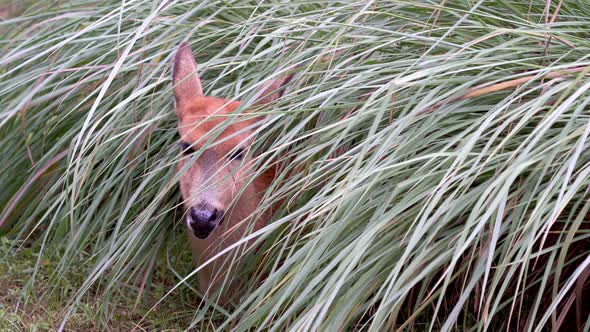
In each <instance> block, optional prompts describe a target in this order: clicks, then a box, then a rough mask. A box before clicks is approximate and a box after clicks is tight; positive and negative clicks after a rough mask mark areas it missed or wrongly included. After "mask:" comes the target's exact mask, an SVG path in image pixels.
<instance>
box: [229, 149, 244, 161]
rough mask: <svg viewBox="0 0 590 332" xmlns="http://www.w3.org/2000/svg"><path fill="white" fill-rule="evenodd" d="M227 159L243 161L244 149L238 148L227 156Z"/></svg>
mask: <svg viewBox="0 0 590 332" xmlns="http://www.w3.org/2000/svg"><path fill="white" fill-rule="evenodd" d="M229 159H231V160H242V159H244V149H243V148H238V149H237V150H235V151H234V152H232V154H231V155H230V156H229Z"/></svg>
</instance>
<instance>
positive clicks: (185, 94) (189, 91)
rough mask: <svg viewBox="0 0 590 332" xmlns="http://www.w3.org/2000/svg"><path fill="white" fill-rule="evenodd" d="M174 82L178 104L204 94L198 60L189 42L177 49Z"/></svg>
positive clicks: (173, 74)
mask: <svg viewBox="0 0 590 332" xmlns="http://www.w3.org/2000/svg"><path fill="white" fill-rule="evenodd" d="M172 82H173V84H174V97H175V98H176V103H177V104H181V105H182V104H187V103H188V102H189V101H191V100H193V99H195V98H197V97H200V96H202V95H203V87H202V86H201V80H200V79H199V75H198V74H197V62H196V61H195V58H193V52H192V50H191V48H190V46H189V45H188V43H187V42H183V43H182V44H180V46H179V47H178V51H176V56H175V57H174V67H173V70H172Z"/></svg>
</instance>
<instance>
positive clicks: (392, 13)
mask: <svg viewBox="0 0 590 332" xmlns="http://www.w3.org/2000/svg"><path fill="white" fill-rule="evenodd" d="M7 8H8V7H7ZM12 13H13V15H16V16H13V17H10V18H7V19H5V18H3V19H2V20H1V21H0V34H1V38H0V48H1V50H2V52H1V56H0V153H1V154H0V156H1V157H0V169H2V170H3V171H2V173H1V175H0V185H1V187H2V189H3V190H2V191H0V226H1V228H0V232H1V234H2V235H3V236H4V237H5V238H6V239H9V242H7V243H8V247H7V249H6V250H3V255H5V256H6V257H12V256H13V255H14V253H15V252H26V251H27V250H28V249H26V248H35V249H34V252H35V256H34V257H35V259H34V264H33V265H32V267H31V268H30V269H31V270H30V271H31V273H30V274H28V275H27V281H26V283H25V284H26V285H29V286H28V288H27V287H25V288H27V289H28V290H30V291H26V292H23V293H22V294H21V295H20V296H19V298H20V299H21V300H22V301H27V299H30V298H31V294H33V293H35V294H40V295H39V296H41V297H44V298H50V297H51V294H50V293H52V292H51V291H55V288H53V289H48V288H47V285H52V284H56V285H61V284H60V282H59V280H63V276H68V275H71V274H72V273H73V274H74V275H77V276H78V277H77V279H76V278H74V277H72V278H74V280H77V282H75V283H74V284H75V287H73V289H72V291H71V292H67V296H64V297H63V298H61V299H60V300H59V302H61V303H64V308H67V309H66V310H65V311H64V312H63V314H62V315H61V316H60V318H61V319H60V320H61V321H62V322H60V324H68V323H67V322H68V318H71V317H75V315H76V314H77V313H79V312H80V310H83V307H84V305H85V303H88V302H87V301H86V300H85V299H88V297H89V296H90V298H93V299H100V300H99V301H97V302H94V303H96V307H93V310H94V311H96V312H99V313H100V314H99V316H100V317H101V318H100V319H99V320H98V323H96V324H99V325H100V324H102V326H108V324H109V322H111V319H110V317H114V313H115V312H116V309H115V308H116V307H117V306H115V305H114V304H115V303H116V302H117V301H118V300H120V299H121V297H120V292H121V291H122V289H125V290H126V294H131V295H125V296H124V297H123V298H125V299H127V300H126V303H127V304H128V308H133V307H135V309H136V310H140V309H137V308H138V306H136V305H135V304H136V303H137V301H138V300H137V299H141V298H143V297H144V296H147V297H152V296H154V294H157V293H154V289H155V288H156V286H157V285H160V286H162V285H163V286H162V287H164V288H165V290H164V291H163V292H162V294H161V296H159V297H158V299H160V301H155V302H151V303H148V304H145V305H143V306H139V307H141V308H144V309H141V310H144V311H143V313H142V314H141V318H138V319H136V320H135V318H129V320H135V321H137V322H144V321H145V320H146V319H148V320H149V319H150V318H149V317H153V316H152V315H157V312H158V310H159V309H158V308H161V307H162V306H165V305H166V304H167V303H168V304H169V303H171V302H170V301H173V300H172V299H173V298H174V296H185V297H186V301H187V302H184V303H188V304H187V307H188V308H190V313H191V317H190V319H189V320H188V322H185V323H178V324H179V325H182V324H184V325H182V326H179V328H184V327H188V326H191V327H195V328H200V329H235V330H239V331H243V330H249V329H253V328H257V329H258V328H260V329H270V330H284V329H294V330H327V329H334V330H339V329H362V330H372V331H378V330H384V329H392V330H406V329H418V330H426V329H428V330H452V329H459V330H477V331H484V330H491V331H495V330H501V329H503V330H523V331H541V330H544V329H553V330H557V329H570V330H573V329H580V330H586V331H587V330H588V329H589V328H590V319H589V318H588V317H590V316H589V314H588V311H587V307H586V306H584V305H583V299H584V297H586V298H587V297H588V295H589V294H588V291H589V286H588V283H589V281H588V276H589V271H590V267H589V266H590V231H589V230H590V227H589V216H590V214H589V210H590V200H589V199H588V198H589V192H588V188H590V153H589V152H588V151H589V150H588V144H589V141H588V135H589V134H590V112H589V108H588V103H589V102H590V92H589V89H590V80H589V77H590V76H589V74H590V58H589V55H590V42H589V41H590V38H589V37H590V35H589V31H590V7H589V6H587V3H586V2H585V1H581V0H574V1H567V2H565V1H540V0H539V1H536V0H531V1H528V2H522V1H511V0H499V1H450V2H449V1H396V2H393V1H368V2H360V1H359V2H356V1H344V2H343V1H323V2H308V1H290V2H288V3H286V2H278V1H265V2H257V1H229V2H228V1H217V0H213V1H156V2H152V1H149V2H148V1H141V0H140V1H124V2H120V1H101V2H95V1H82V0H80V1H67V2H59V3H54V2H45V1H39V2H35V3H31V4H30V5H29V6H26V7H21V8H17V9H14V10H13V11H12ZM183 40H188V41H189V43H190V44H191V47H192V48H193V50H194V51H195V55H196V58H197V61H198V62H199V71H200V72H199V73H200V76H201V79H202V81H203V83H204V89H205V93H206V94H207V95H212V96H216V97H226V98H230V99H239V100H244V101H246V104H248V103H249V102H251V100H252V98H253V96H254V94H255V91H256V89H257V88H258V87H259V86H260V85H262V84H263V83H264V82H265V80H268V79H270V78H272V77H276V76H278V75H281V74H284V73H286V72H295V76H294V79H293V80H292V81H291V83H290V85H289V87H288V88H287V91H286V93H285V95H284V96H283V98H281V100H279V101H278V102H276V103H274V104H272V105H270V106H269V107H267V108H265V109H261V110H258V112H261V113H263V114H264V115H265V120H264V123H263V124H262V126H261V127H260V129H259V132H258V135H257V136H256V141H255V143H254V146H255V149H254V150H256V160H257V167H256V169H255V170H254V172H263V171H264V169H267V168H268V167H274V168H276V170H277V171H278V173H277V174H278V175H277V180H276V181H275V182H274V184H273V186H272V187H271V188H269V191H268V192H267V193H266V199H265V200H264V202H265V203H264V204H262V206H261V207H260V211H263V210H265V209H268V208H269V207H270V206H273V204H276V202H281V207H280V208H279V210H278V211H277V213H276V215H275V216H274V218H273V220H274V222H273V223H271V224H270V225H269V226H268V227H266V228H264V229H263V230H262V231H260V232H258V233H255V234H253V235H252V237H253V238H256V239H257V240H258V241H257V243H256V245H255V246H254V247H250V248H241V249H243V250H240V251H238V253H239V254H240V255H241V256H243V259H242V261H243V262H245V263H243V266H242V267H241V268H240V269H239V270H240V271H242V274H241V275H240V276H239V277H240V278H241V279H242V280H243V284H244V291H243V296H242V297H241V299H240V300H239V302H238V303H235V304H234V305H233V306H229V307H226V308H222V307H219V306H216V305H215V303H212V301H207V300H202V301H201V298H200V297H199V294H198V293H197V292H196V291H194V285H195V283H196V280H195V279H196V278H195V271H193V272H191V271H190V268H186V266H187V264H186V262H187V261H190V257H188V255H189V253H188V252H187V250H186V248H185V247H184V242H185V237H184V235H183V234H182V231H183V230H182V226H181V225H180V224H179V222H178V221H179V220H181V219H182V213H183V212H182V208H180V207H179V206H180V205H181V203H182V202H181V200H180V195H179V192H178V189H177V184H176V183H177V181H178V176H179V174H178V173H177V172H176V171H175V168H174V166H173V165H174V164H175V162H176V161H177V160H178V159H179V158H180V157H181V154H180V151H179V149H178V148H177V147H176V146H175V142H176V140H177V134H176V128H175V125H176V122H175V121H176V119H175V115H174V112H173V98H172V86H171V75H170V66H171V58H172V56H173V55H174V50H175V48H176V46H177V45H179V44H180V42H181V41H183ZM17 257H18V255H17ZM232 258H233V257H221V258H220V259H232ZM6 259H8V258H6ZM45 261H49V262H51V263H50V264H49V265H50V270H49V271H48V272H47V273H46V272H43V271H45V269H46V268H45V266H46V264H44V263H43V262H45ZM235 264H237V263H235ZM235 264H234V265H235ZM17 270H18V269H17ZM156 272H157V273H156ZM7 273H8V274H10V275H14V274H15V273H17V271H16V270H14V269H13V270H10V271H7ZM159 278H160V279H159ZM162 278H163V279H166V280H168V281H167V282H162V281H161V280H162ZM158 280H160V281H158ZM170 281H172V282H170ZM23 285H24V284H23ZM43 285H45V286H43ZM21 287H24V286H21ZM35 289H37V290H38V291H37V292H35V291H33V290H35ZM183 292H185V293H183ZM46 293H47V294H46ZM179 293H180V294H185V295H175V294H179ZM45 294H46V295H45ZM186 294H190V295H186ZM190 299H192V301H197V304H195V305H194V306H191V305H190V301H191V300H190ZM148 302H150V301H148ZM180 302H183V301H180ZM139 303H141V300H139ZM155 303H157V304H158V305H156V306H153V307H152V305H154V304H155ZM187 307H185V308H184V309H179V310H187ZM149 309H152V310H149ZM2 310H6V309H2ZM58 326H59V325H58ZM63 326H66V325H63Z"/></svg>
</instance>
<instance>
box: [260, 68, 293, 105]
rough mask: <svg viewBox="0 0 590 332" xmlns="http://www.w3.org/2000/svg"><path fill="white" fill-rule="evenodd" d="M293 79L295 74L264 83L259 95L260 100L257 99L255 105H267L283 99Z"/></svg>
mask: <svg viewBox="0 0 590 332" xmlns="http://www.w3.org/2000/svg"><path fill="white" fill-rule="evenodd" d="M292 78H293V74H291V75H286V76H282V77H279V78H277V79H274V80H271V81H269V82H266V83H264V85H263V86H262V88H260V94H259V95H258V98H256V101H255V102H254V104H255V105H260V104H267V103H270V102H273V101H275V100H277V99H279V98H280V97H282V96H283V93H285V87H286V85H287V84H288V83H289V82H290V81H291V79H292Z"/></svg>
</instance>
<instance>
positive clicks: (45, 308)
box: [0, 238, 199, 331]
mask: <svg viewBox="0 0 590 332" xmlns="http://www.w3.org/2000/svg"><path fill="white" fill-rule="evenodd" d="M37 252H38V248H26V249H22V248H20V249H19V250H17V249H15V248H11V246H10V242H9V240H7V239H6V238H0V331H52V330H56V329H57V327H59V325H60V324H61V322H62V320H63V317H64V315H65V313H66V311H67V309H68V306H67V304H68V301H69V300H70V299H71V296H72V295H73V294H74V292H75V291H76V289H77V287H78V286H79V285H80V284H81V283H82V281H83V280H84V278H85V274H84V271H77V272H72V273H69V274H68V275H67V276H62V277H59V278H55V277H54V278H53V279H51V280H50V275H51V270H52V267H53V266H55V264H56V261H57V259H55V260H53V259H52V258H49V259H47V260H46V259H43V260H41V261H40V266H39V268H38V269H37V270H38V272H37V276H36V278H35V283H34V287H30V280H31V276H32V275H33V273H34V271H35V265H36V264H37V258H38V255H37V254H36V253H37ZM173 283H174V280H173V278H171V276H170V275H168V273H166V271H156V272H155V273H154V278H153V281H152V284H151V287H150V289H149V292H145V293H144V296H143V297H142V298H141V300H140V301H137V298H136V296H134V295H131V293H134V292H132V291H126V290H125V289H124V287H122V291H121V292H120V293H119V294H118V295H117V296H119V297H120V298H119V299H116V300H111V303H118V304H119V307H118V308H114V310H112V312H114V314H112V316H111V317H108V318H106V317H104V316H101V315H100V314H99V312H100V310H99V307H100V303H99V300H98V297H95V298H92V297H91V296H86V297H85V298H84V300H83V301H82V304H81V306H80V307H79V310H78V311H77V312H76V313H75V314H73V315H72V316H71V317H70V319H69V320H68V322H67V325H66V330H73V331H104V330H105V327H107V328H108V329H109V330H115V331H128V330H133V329H135V330H136V331H143V330H154V329H157V330H169V331H174V330H184V328H185V327H186V326H188V324H189V322H190V320H191V318H192V317H193V314H194V311H195V307H196V306H197V305H198V302H199V300H198V297H195V296H194V294H191V292H190V291H184V292H183V291H180V292H177V294H173V295H172V296H171V297H170V298H168V299H166V301H164V303H162V305H159V306H158V308H157V309H156V310H154V311H153V312H152V313H150V314H149V315H148V316H146V317H144V316H145V313H146V312H147V310H149V309H150V308H151V307H152V305H153V304H154V303H156V302H157V300H158V299H159V298H161V296H162V295H163V294H165V292H166V291H167V290H168V289H169V287H170V286H171V285H172V286H173ZM25 292H29V299H28V300H27V301H26V302H23V296H22V295H23V294H24V293H25ZM136 302H138V303H137V306H135V304H136ZM142 318H143V319H142Z"/></svg>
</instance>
